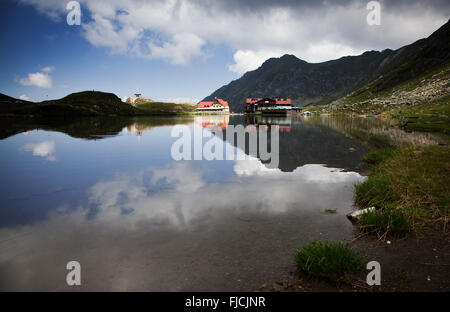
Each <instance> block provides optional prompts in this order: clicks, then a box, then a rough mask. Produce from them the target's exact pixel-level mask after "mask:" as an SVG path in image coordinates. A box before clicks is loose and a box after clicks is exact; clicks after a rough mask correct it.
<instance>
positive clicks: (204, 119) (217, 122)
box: [195, 115, 230, 130]
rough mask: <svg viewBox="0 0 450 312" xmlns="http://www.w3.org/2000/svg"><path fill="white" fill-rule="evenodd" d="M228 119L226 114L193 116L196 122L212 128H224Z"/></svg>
mask: <svg viewBox="0 0 450 312" xmlns="http://www.w3.org/2000/svg"><path fill="white" fill-rule="evenodd" d="M229 121H230V116H228V115H224V116H223V115H205V116H199V117H197V118H195V122H196V123H198V124H199V125H200V126H202V127H203V128H208V129H210V130H214V129H217V128H220V129H222V130H225V129H226V127H227V125H228V123H229Z"/></svg>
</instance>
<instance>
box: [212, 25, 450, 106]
mask: <svg viewBox="0 0 450 312" xmlns="http://www.w3.org/2000/svg"><path fill="white" fill-rule="evenodd" d="M448 38H449V22H447V23H446V24H445V25H444V26H442V27H441V28H440V29H439V30H437V31H436V32H434V33H433V34H432V35H431V36H430V37H428V38H426V39H421V40H418V41H416V42H414V43H412V44H410V45H407V46H404V47H402V48H400V49H397V50H390V49H386V50H383V51H381V52H379V51H368V52H365V53H363V54H361V55H358V56H346V57H342V58H340V59H337V60H332V61H327V62H323V63H308V62H305V61H303V60H300V59H298V58H297V57H295V56H293V55H284V56H282V57H280V58H270V59H268V60H267V61H265V62H264V63H263V64H262V65H261V66H260V67H259V68H258V69H256V70H253V71H250V72H247V73H245V74H244V75H243V76H242V77H241V78H239V79H237V80H234V81H232V82H230V83H229V84H228V85H226V86H223V87H221V88H219V89H218V90H216V91H214V92H213V93H212V94H211V95H210V96H208V97H206V98H205V99H204V100H212V99H213V98H214V97H219V98H224V99H226V100H227V101H228V102H229V103H230V108H231V110H232V111H242V110H243V107H244V103H245V99H246V98H247V97H266V96H267V97H283V98H284V97H289V98H292V99H293V104H294V105H298V106H303V105H307V104H316V105H321V104H327V103H329V102H331V101H333V100H336V99H338V98H341V97H343V96H345V95H347V94H349V93H351V92H353V91H355V90H358V89H360V88H362V87H364V86H366V85H367V84H369V83H370V82H372V81H374V80H375V79H377V78H379V77H380V76H383V75H385V74H387V73H390V75H389V76H388V77H387V78H386V79H383V80H380V81H382V82H380V84H379V86H377V90H382V89H385V88H388V87H390V86H392V84H398V83H401V82H402V81H406V80H408V79H410V78H411V77H413V76H415V75H418V74H420V73H423V72H424V71H427V70H429V69H431V68H432V67H435V66H438V65H440V64H443V63H445V62H446V61H448V58H449V51H450V49H449V39H448Z"/></svg>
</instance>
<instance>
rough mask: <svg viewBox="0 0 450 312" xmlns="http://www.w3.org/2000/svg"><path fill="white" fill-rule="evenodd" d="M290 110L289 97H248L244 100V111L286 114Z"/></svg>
mask: <svg viewBox="0 0 450 312" xmlns="http://www.w3.org/2000/svg"><path fill="white" fill-rule="evenodd" d="M291 110H292V102H291V99H286V98H248V99H247V100H246V101H245V112H246V113H263V114H286V113H287V112H288V111H291Z"/></svg>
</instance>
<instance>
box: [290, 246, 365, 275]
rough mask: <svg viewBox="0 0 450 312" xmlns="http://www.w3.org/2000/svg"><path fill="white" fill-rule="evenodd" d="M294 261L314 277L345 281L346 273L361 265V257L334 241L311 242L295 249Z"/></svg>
mask: <svg viewBox="0 0 450 312" xmlns="http://www.w3.org/2000/svg"><path fill="white" fill-rule="evenodd" d="M295 263H296V264H297V267H298V269H299V270H301V271H303V272H305V273H306V274H308V275H310V276H314V277H323V278H326V279H328V280H331V281H335V282H338V281H345V280H346V279H347V278H348V274H349V273H351V272H355V271H357V270H359V269H361V268H362V267H363V263H364V261H363V258H362V257H361V256H360V255H359V254H357V253H356V252H355V251H353V250H351V249H350V248H349V247H348V246H347V245H345V244H342V243H336V242H329V241H326V242H311V243H309V244H308V245H306V246H303V247H301V248H299V249H297V251H296V253H295Z"/></svg>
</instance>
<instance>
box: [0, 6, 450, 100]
mask: <svg viewBox="0 0 450 312" xmlns="http://www.w3.org/2000/svg"><path fill="white" fill-rule="evenodd" d="M69 2H70V1H63V0H2V1H0V38H1V45H0V68H1V70H0V92H1V93H4V94H7V95H10V96H13V97H17V98H19V97H20V98H22V99H26V100H31V101H41V100H46V99H56V98H61V97H63V96H66V95H67V94H69V93H72V92H79V91H84V90H96V91H105V92H113V93H115V94H116V95H117V96H119V97H120V98H122V99H125V98H126V97H128V96H131V95H132V94H133V93H135V92H136V91H137V90H139V91H140V92H141V93H142V94H143V96H144V97H147V98H151V99H154V100H160V101H171V102H172V101H173V102H189V103H196V102H198V101H199V100H201V99H203V98H204V97H205V96H207V95H209V94H211V93H212V92H213V91H215V90H216V89H218V88H220V87H221V86H222V85H225V84H228V83H229V82H230V81H232V80H234V79H238V78H239V77H241V76H242V75H243V74H244V73H245V72H247V71H249V70H254V69H256V68H258V67H259V66H260V65H261V64H262V63H263V62H264V61H265V60H266V59H268V58H270V57H280V56H282V55H284V54H293V55H295V56H297V57H299V58H301V59H303V60H305V61H308V62H312V63H317V62H323V61H327V60H331V59H337V58H340V57H342V56H347V55H358V54H361V53H363V52H364V51H368V50H384V49H386V48H391V49H397V48H399V47H401V46H403V45H406V44H409V43H412V42H414V41H416V40H418V39H421V38H424V37H427V36H429V35H430V34H431V33H432V32H433V31H435V30H437V29H438V28H439V27H440V26H442V25H443V24H444V23H446V22H447V21H448V19H449V17H450V1H447V0H428V1H414V0H396V1H395V0H391V1H388V0H384V1H378V3H379V5H380V6H379V7H380V11H379V12H380V14H379V17H380V18H379V25H369V23H368V21H367V18H368V14H372V15H371V16H372V17H373V16H374V15H373V14H374V13H376V9H375V7H374V6H372V5H371V4H369V1H360V0H340V1H331V0H328V1H320V0H306V1H298V0H297V1H294V0H290V1H288V0H286V1H284V0H281V1H280V0H279V1H270V0H241V1H238V0H223V1H220V0H215V1H212V0H147V1H144V0H79V1H78V3H79V5H80V13H81V18H80V25H76V24H75V25H73V23H68V15H69V17H70V19H69V21H74V20H76V19H74V15H73V13H74V12H75V13H76V10H75V11H74V6H73V4H72V3H70V5H69V8H67V7H68V4H69ZM72 2H73V1H72ZM375 2H376V1H375ZM75 8H76V7H75ZM372 20H373V19H372ZM70 24H72V25H70ZM370 24H373V23H370Z"/></svg>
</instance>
